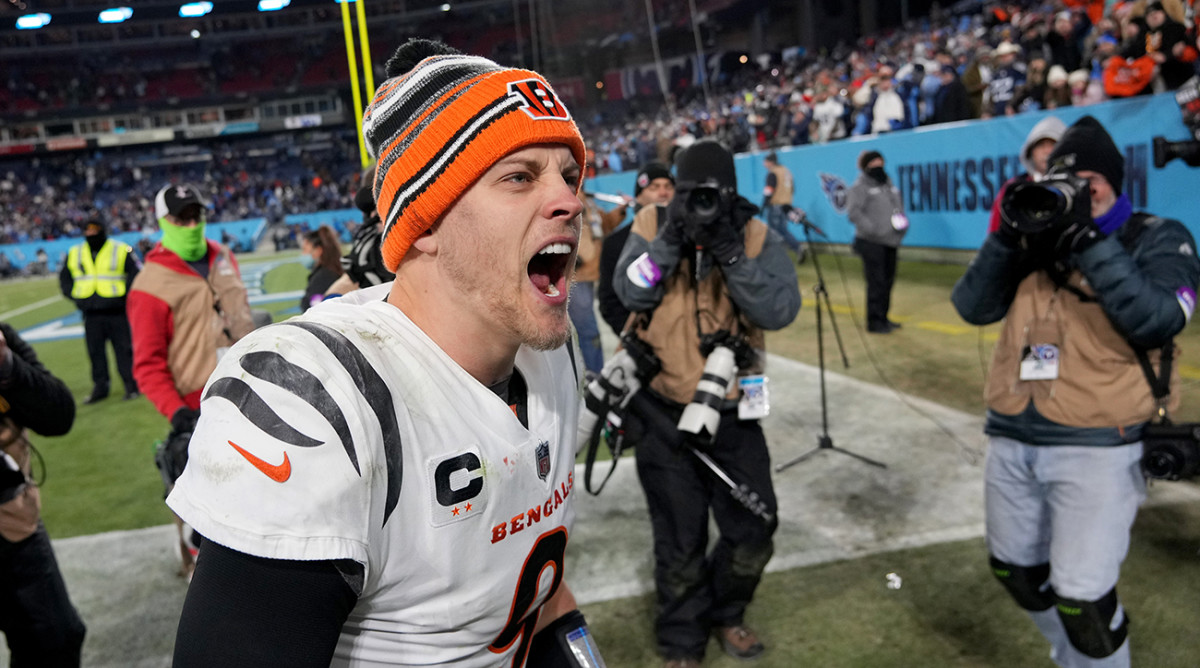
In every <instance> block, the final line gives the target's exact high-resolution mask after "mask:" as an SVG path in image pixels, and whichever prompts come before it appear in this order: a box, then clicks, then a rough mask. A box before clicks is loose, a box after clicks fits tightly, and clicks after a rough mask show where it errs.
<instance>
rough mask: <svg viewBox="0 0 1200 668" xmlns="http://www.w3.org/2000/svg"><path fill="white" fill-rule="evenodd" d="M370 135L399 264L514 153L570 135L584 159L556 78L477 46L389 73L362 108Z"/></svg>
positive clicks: (386, 235) (387, 241)
mask: <svg viewBox="0 0 1200 668" xmlns="http://www.w3.org/2000/svg"><path fill="white" fill-rule="evenodd" d="M363 137H364V139H365V140H366V144H367V148H368V150H369V151H370V153H371V155H372V156H373V157H374V158H375V160H376V163H377V168H376V170H375V182H374V187H373V191H374V194H375V206H376V208H377V209H378V210H379V218H380V220H382V221H383V226H384V227H383V243H382V244H381V250H382V252H383V264H384V266H386V267H387V268H388V270H390V271H393V272H394V271H396V267H397V266H399V264H400V261H401V260H402V259H404V255H405V253H407V252H408V249H409V247H410V246H411V245H412V243H413V241H415V240H416V239H417V237H418V236H420V235H421V234H423V233H424V232H425V231H426V230H428V229H429V228H431V227H432V226H433V224H434V223H436V222H437V221H438V219H439V218H441V217H442V215H443V214H444V213H445V212H446V210H447V209H449V208H450V206H451V205H452V204H453V203H454V201H455V200H456V199H458V197H459V196H460V195H462V194H463V193H464V192H466V190H467V189H468V188H470V187H471V185H472V184H474V183H475V181H476V180H477V179H478V178H479V177H480V176H482V175H483V173H484V172H486V171H487V170H488V169H491V167H492V165H494V164H496V162H497V161H498V160H500V159H501V158H503V157H504V156H506V155H508V154H509V153H512V152H513V151H515V150H517V149H520V148H524V147H526V146H530V145H533V144H565V145H566V146H567V147H569V148H570V149H571V153H572V154H573V155H574V156H575V160H576V162H578V163H579V166H580V168H581V169H582V168H583V166H584V165H585V162H584V160H585V159H584V147H583V136H582V135H581V134H580V133H579V128H578V127H576V125H575V121H574V120H572V118H571V113H570V112H569V111H567V108H566V107H565V106H564V105H563V103H562V101H561V100H560V99H559V98H558V96H557V95H555V93H554V89H553V88H551V87H550V84H549V83H547V81H546V80H545V79H544V78H542V76H541V75H540V74H538V73H536V72H531V71H529V70H521V69H509V68H505V67H501V66H500V65H497V64H496V63H494V62H492V61H490V60H488V59H486V58H480V57H477V56H464V55H445V56H433V57H430V58H426V59H424V60H422V61H421V62H419V63H417V65H416V66H415V67H413V68H412V70H410V71H408V72H406V73H404V74H402V75H400V76H396V77H393V78H391V79H388V80H387V81H385V82H383V84H382V85H381V86H380V87H379V89H378V90H377V91H376V93H375V99H374V100H373V101H372V102H371V105H370V106H369V107H368V108H367V111H366V113H365V114H364V115H363Z"/></svg>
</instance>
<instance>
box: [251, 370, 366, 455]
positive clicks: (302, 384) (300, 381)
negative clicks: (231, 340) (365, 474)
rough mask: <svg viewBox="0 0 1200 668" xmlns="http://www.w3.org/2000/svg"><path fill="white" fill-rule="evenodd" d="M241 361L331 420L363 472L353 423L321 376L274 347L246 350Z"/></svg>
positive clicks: (343, 443)
mask: <svg viewBox="0 0 1200 668" xmlns="http://www.w3.org/2000/svg"><path fill="white" fill-rule="evenodd" d="M238 363H239V364H240V365H241V367H242V368H243V369H245V370H246V371H248V372H249V373H250V374H251V375H253V376H255V377H256V378H261V379H262V380H265V381H267V382H268V383H271V384H273V385H277V386H279V387H280V388H283V389H284V390H287V391H288V392H291V393H292V394H294V395H296V396H297V397H300V398H301V399H303V400H304V401H305V402H307V403H308V405H310V406H312V407H313V408H314V409H316V411H317V413H318V414H320V415H322V416H324V417H325V419H326V420H329V424H330V426H332V427H333V430H334V431H335V432H337V435H338V438H339V439H341V441H342V447H343V448H344V449H345V450H346V456H348V457H349V458H350V463H351V464H353V465H354V472H355V473H358V474H359V475H362V470H361V469H360V468H359V466H358V454H357V453H356V452H355V450H354V437H353V436H351V435H350V425H349V424H348V423H347V422H346V416H345V414H344V413H342V409H341V407H339V406H338V404H337V402H336V401H334V399H333V396H331V395H330V394H329V391H328V390H326V389H325V385H324V384H323V383H321V380H320V379H319V378H317V377H316V376H314V375H312V374H311V373H309V372H308V371H307V370H306V369H304V368H302V367H299V366H297V365H295V364H292V363H291V362H289V361H288V360H287V359H286V358H284V357H283V355H280V354H279V353H277V352H273V351H265V350H264V351H257V352H250V353H246V354H245V355H243V356H242V358H241V359H240V360H238ZM243 414H244V412H243ZM247 418H249V416H247Z"/></svg>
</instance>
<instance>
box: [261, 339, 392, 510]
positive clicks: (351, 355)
mask: <svg viewBox="0 0 1200 668" xmlns="http://www.w3.org/2000/svg"><path fill="white" fill-rule="evenodd" d="M279 326H280V327H299V328H300V329H303V330H304V331H306V332H308V333H309V334H312V335H313V336H314V337H315V338H316V339H317V340H318V341H320V342H321V343H322V344H323V345H324V346H325V347H326V348H328V349H329V352H330V353H332V355H333V357H334V359H336V360H337V361H338V362H339V363H341V365H342V367H343V368H344V369H345V370H346V372H347V373H348V374H350V379H351V380H352V381H353V383H354V386H355V387H357V388H358V391H359V393H360V394H362V396H363V398H364V399H366V401H367V404H368V405H369V406H370V407H371V410H372V411H373V412H374V413H375V417H376V419H377V420H379V429H380V432H381V436H382V439H383V452H384V458H385V461H386V462H387V493H386V500H385V502H384V509H383V524H384V525H386V524H387V521H388V518H390V517H391V515H392V511H393V510H395V509H396V504H397V503H399V501H400V481H401V479H402V473H403V464H402V462H401V452H402V448H401V443H400V424H399V422H398V421H397V419H396V410H395V407H394V405H393V403H392V391H391V389H390V388H388V386H387V383H386V382H384V380H383V378H382V377H380V375H379V372H378V371H376V370H375V368H374V367H373V366H372V365H371V362H370V360H368V359H367V358H366V356H365V355H363V354H362V351H360V350H359V349H358V348H356V347H355V346H354V344H353V343H351V342H350V340H349V339H347V338H346V337H345V336H344V335H343V334H342V333H340V332H338V331H337V330H335V329H333V328H332V327H328V326H326V325H321V324H318V323H315V322H306V321H303V320H288V321H285V322H282V323H280V324H279Z"/></svg>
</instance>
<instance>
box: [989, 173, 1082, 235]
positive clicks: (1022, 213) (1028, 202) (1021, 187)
mask: <svg viewBox="0 0 1200 668" xmlns="http://www.w3.org/2000/svg"><path fill="white" fill-rule="evenodd" d="M1091 197H1092V190H1091V184H1089V183H1088V180H1087V179H1085V178H1083V177H1081V176H1076V175H1074V174H1071V173H1067V172H1060V173H1056V174H1051V175H1050V176H1048V177H1047V178H1045V179H1043V180H1041V181H1024V182H1022V183H1016V184H1013V185H1011V186H1009V187H1008V188H1006V189H1005V190H1004V196H1003V197H1002V198H1001V200H1000V218H1001V220H1002V224H1004V225H1010V226H1012V227H1014V228H1016V230H1017V231H1018V232H1020V233H1021V234H1024V235H1028V236H1035V235H1039V234H1042V233H1044V232H1048V231H1053V230H1058V229H1059V228H1062V227H1065V226H1066V224H1067V222H1068V220H1069V216H1068V215H1067V214H1069V213H1070V212H1071V211H1072V210H1073V209H1074V208H1075V207H1076V206H1077V205H1079V202H1080V200H1081V199H1082V200H1085V201H1086V202H1087V206H1088V207H1089V208H1090V207H1091Z"/></svg>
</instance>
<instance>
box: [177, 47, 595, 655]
mask: <svg viewBox="0 0 1200 668" xmlns="http://www.w3.org/2000/svg"><path fill="white" fill-rule="evenodd" d="M394 60H395V59H393V61H394ZM388 69H389V75H390V76H391V78H389V79H388V80H387V81H385V82H384V83H383V84H382V85H381V86H380V87H379V89H378V92H377V93H376V95H375V98H374V101H373V103H372V104H371V106H370V107H369V108H368V110H367V111H366V114H365V116H364V121H363V133H364V136H365V138H366V141H367V144H368V145H369V147H370V149H371V153H372V154H373V157H374V158H375V159H376V161H377V169H376V173H375V179H374V183H373V189H374V195H375V201H376V204H377V206H378V210H379V216H380V219H381V220H382V221H383V233H382V234H383V240H382V246H381V250H382V254H383V259H384V263H385V265H386V266H387V268H388V270H389V271H394V272H395V274H396V280H395V281H394V282H392V283H385V284H382V285H379V286H375V287H372V288H367V289H365V290H358V291H356V292H353V293H351V294H349V295H347V296H345V297H342V298H339V299H333V300H329V301H326V302H322V303H321V304H318V305H317V306H315V307H313V308H312V309H310V310H309V311H308V312H307V313H306V314H304V315H303V316H301V317H298V318H295V319H292V320H289V321H286V322H283V323H280V324H278V325H275V326H272V327H268V328H265V329H264V330H261V331H258V332H256V333H254V334H253V335H251V336H249V337H247V338H246V339H245V340H244V341H242V342H241V343H240V344H239V345H237V346H235V347H233V348H232V349H231V350H230V352H229V353H228V354H227V355H226V356H225V357H224V358H223V359H222V361H221V363H220V365H219V366H218V368H217V370H216V372H215V373H214V374H213V376H212V377H211V378H210V379H209V382H208V384H207V386H206V387H205V390H204V399H203V402H202V404H201V418H200V421H199V425H198V426H197V430H196V434H195V436H194V437H193V440H192V442H191V448H190V461H189V465H188V466H187V468H186V470H185V471H184V473H183V475H182V476H181V477H180V479H179V481H178V483H177V485H176V487H175V490H174V492H173V493H172V495H171V496H170V498H169V500H168V503H169V505H170V506H171V508H172V509H174V510H175V511H176V512H177V513H179V514H180V515H181V516H182V517H184V518H186V519H187V521H188V522H190V523H191V524H192V526H194V527H195V528H196V530H197V531H199V532H200V533H201V534H202V535H203V536H204V537H205V538H206V539H207V540H206V543H205V549H204V551H203V556H202V557H201V559H200V561H199V564H198V567H197V570H196V574H195V579H194V580H193V582H192V585H191V587H190V588H189V591H188V596H187V600H186V602H185V605H184V611H183V615H182V618H181V620H180V625H179V632H178V637H177V640H176V647H175V657H174V661H175V665H176V666H214V665H221V666H263V665H281V666H282V665H286V666H328V665H331V664H332V665H336V666H365V665H422V666H425V665H451V664H452V665H455V666H498V665H502V666H513V667H517V668H519V667H520V666H555V667H558V666H563V667H567V666H570V667H577V666H588V667H590V666H603V665H604V664H603V661H602V660H601V659H600V657H599V655H598V653H597V652H596V648H595V646H594V644H593V643H592V641H591V637H590V634H589V633H588V629H587V626H586V624H585V622H584V619H583V616H582V614H581V613H580V612H579V611H578V610H577V608H576V605H575V600H574V598H573V597H572V595H571V592H570V590H569V589H568V588H567V586H566V584H565V583H564V582H563V561H564V552H565V549H566V544H567V538H568V535H569V531H570V529H571V523H572V520H573V519H574V512H573V510H572V500H573V499H574V497H575V491H574V479H573V469H574V442H575V429H576V420H577V406H578V394H577V387H578V382H579V381H578V368H577V365H576V364H575V362H574V359H573V355H572V353H571V349H570V347H569V346H570V343H569V341H570V338H571V336H570V335H571V330H570V323H569V319H568V316H567V294H568V282H569V280H570V272H571V268H572V267H573V266H574V262H575V254H576V248H577V245H578V240H579V234H580V229H579V224H580V223H579V214H580V212H581V210H582V207H581V204H580V201H579V198H578V190H579V183H580V173H581V171H582V169H583V166H584V145H583V139H582V137H581V135H580V133H579V130H578V128H577V127H576V125H575V123H574V121H573V120H572V118H571V115H570V113H569V112H568V111H567V109H566V108H565V107H564V106H563V104H562V102H561V101H560V99H559V98H558V97H557V95H555V93H554V91H553V89H551V87H550V85H549V84H548V83H547V82H546V81H545V79H543V78H542V77H541V76H540V75H538V74H536V73H534V72H530V71H527V70H519V69H506V68H502V67H500V66H498V65H497V64H495V63H493V62H492V61H490V60H486V59H484V58H478V57H471V56H464V55H436V56H432V57H429V58H425V59H424V60H421V61H420V62H419V63H417V64H416V66H415V67H411V68H410V67H408V66H407V65H405V66H401V67H395V66H394V62H389V68H388Z"/></svg>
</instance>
